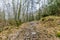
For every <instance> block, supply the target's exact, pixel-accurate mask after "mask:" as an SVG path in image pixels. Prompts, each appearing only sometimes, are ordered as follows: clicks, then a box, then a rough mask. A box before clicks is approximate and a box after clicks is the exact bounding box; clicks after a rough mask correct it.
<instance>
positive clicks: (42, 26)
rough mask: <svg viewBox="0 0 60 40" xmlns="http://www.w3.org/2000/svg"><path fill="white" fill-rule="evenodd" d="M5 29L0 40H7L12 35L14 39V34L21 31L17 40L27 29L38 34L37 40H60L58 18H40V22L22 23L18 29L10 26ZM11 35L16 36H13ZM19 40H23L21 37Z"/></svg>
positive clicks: (59, 18)
mask: <svg viewBox="0 0 60 40" xmlns="http://www.w3.org/2000/svg"><path fill="white" fill-rule="evenodd" d="M31 26H32V27H31ZM7 28H8V29H7ZM7 28H4V31H2V32H1V33H0V40H1V39H2V40H8V38H9V35H11V34H12V36H13V37H15V36H16V35H17V34H16V33H20V31H21V33H20V34H19V37H18V38H17V37H16V40H18V39H19V38H20V36H21V37H22V35H24V34H25V32H26V30H27V29H32V28H34V30H36V32H37V34H38V33H39V34H40V35H39V38H40V39H39V40H60V38H59V36H60V17H57V16H48V17H44V18H41V20H39V21H32V22H27V23H23V24H22V25H20V27H14V26H10V27H7ZM6 29H7V30H6ZM13 34H16V35H15V36H14V35H13ZM56 35H57V36H56ZM7 37H8V38H7ZM11 39H12V38H11ZM21 39H22V40H23V37H22V38H21ZM21 39H20V40H21ZM12 40H13V39H12Z"/></svg>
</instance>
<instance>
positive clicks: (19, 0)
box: [0, 0, 60, 27]
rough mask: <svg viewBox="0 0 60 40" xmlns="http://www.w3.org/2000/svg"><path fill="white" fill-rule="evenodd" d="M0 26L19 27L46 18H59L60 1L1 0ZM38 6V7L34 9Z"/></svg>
mask: <svg viewBox="0 0 60 40" xmlns="http://www.w3.org/2000/svg"><path fill="white" fill-rule="evenodd" d="M2 5H3V6H2V8H0V26H1V27H4V26H10V25H15V26H19V25H20V24H22V23H25V22H30V21H35V20H40V19H41V18H43V17H46V16H50V15H52V16H60V0H43V1H42V0H36V1H35V0H11V3H10V1H9V0H8V1H7V0H6V1H5V0H2ZM37 5H38V7H36V6H37Z"/></svg>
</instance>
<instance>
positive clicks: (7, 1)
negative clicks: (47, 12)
mask: <svg viewBox="0 0 60 40" xmlns="http://www.w3.org/2000/svg"><path fill="white" fill-rule="evenodd" d="M4 1H5V3H6V4H8V3H10V5H11V2H12V0H4ZM15 2H16V1H15ZM46 2H47V0H45V3H46ZM42 3H44V0H41V2H40V7H41V6H42ZM46 4H47V3H46ZM3 6H4V5H3V0H0V9H1V8H3ZM36 7H37V9H38V8H39V5H38V4H37V5H36Z"/></svg>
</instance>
